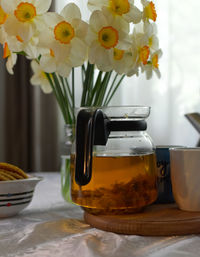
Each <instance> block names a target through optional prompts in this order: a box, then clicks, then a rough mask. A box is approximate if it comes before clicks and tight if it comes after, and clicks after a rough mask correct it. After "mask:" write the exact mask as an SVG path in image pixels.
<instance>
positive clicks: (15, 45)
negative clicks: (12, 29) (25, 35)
mask: <svg viewBox="0 0 200 257" xmlns="http://www.w3.org/2000/svg"><path fill="white" fill-rule="evenodd" d="M5 42H6V43H7V45H8V48H9V50H10V51H11V52H14V53H21V52H24V53H25V54H26V57H27V58H28V59H36V58H38V56H39V54H40V53H41V52H42V49H40V48H39V47H38V46H37V43H38V37H37V36H34V37H32V38H31V39H30V40H29V42H25V41H21V40H20V39H19V38H17V37H16V36H11V35H8V34H7V33H6V31H5V28H4V27H1V28H0V43H1V44H4V43H5Z"/></svg>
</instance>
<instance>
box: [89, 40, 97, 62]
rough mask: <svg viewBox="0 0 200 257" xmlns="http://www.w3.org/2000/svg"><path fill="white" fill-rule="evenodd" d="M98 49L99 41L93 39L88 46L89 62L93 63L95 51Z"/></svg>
mask: <svg viewBox="0 0 200 257" xmlns="http://www.w3.org/2000/svg"><path fill="white" fill-rule="evenodd" d="M98 49H99V43H98V42H97V41H93V42H92V44H91V46H90V48H89V55H88V59H89V62H90V63H91V64H94V63H95V60H96V53H97V52H98Z"/></svg>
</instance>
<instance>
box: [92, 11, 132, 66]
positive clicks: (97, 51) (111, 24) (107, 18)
mask: <svg viewBox="0 0 200 257" xmlns="http://www.w3.org/2000/svg"><path fill="white" fill-rule="evenodd" d="M87 42H88V44H89V54H88V56H89V57H88V59H89V62H90V63H91V64H96V65H97V67H98V69H100V70H102V71H110V70H112V61H111V58H110V56H113V49H114V48H116V49H120V50H126V49H128V48H129V46H130V38H129V35H128V31H127V27H126V25H125V26H122V23H118V21H117V20H116V19H114V18H113V17H112V15H105V13H104V12H103V11H98V10H97V11H94V12H93V13H92V15H91V17H90V21H89V32H88V36H87Z"/></svg>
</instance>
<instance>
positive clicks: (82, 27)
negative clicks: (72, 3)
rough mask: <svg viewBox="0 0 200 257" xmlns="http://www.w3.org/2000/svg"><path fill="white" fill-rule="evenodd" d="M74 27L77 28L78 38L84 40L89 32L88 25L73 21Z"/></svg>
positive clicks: (76, 20)
mask: <svg viewBox="0 0 200 257" xmlns="http://www.w3.org/2000/svg"><path fill="white" fill-rule="evenodd" d="M72 26H73V27H74V28H75V35H76V37H79V38H81V39H82V40H83V39H84V38H85V36H86V35H87V32H88V24H87V23H86V22H84V21H81V20H79V19H74V20H73V21H72Z"/></svg>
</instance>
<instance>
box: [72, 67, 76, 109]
mask: <svg viewBox="0 0 200 257" xmlns="http://www.w3.org/2000/svg"><path fill="white" fill-rule="evenodd" d="M74 89H75V84H74V68H72V107H73V109H74V107H75V92H74Z"/></svg>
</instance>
